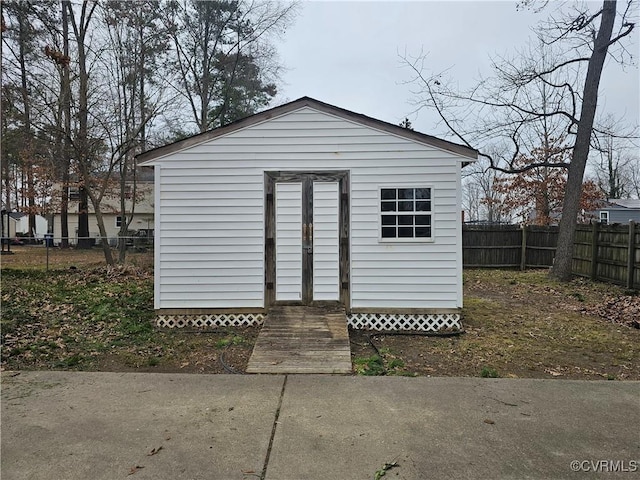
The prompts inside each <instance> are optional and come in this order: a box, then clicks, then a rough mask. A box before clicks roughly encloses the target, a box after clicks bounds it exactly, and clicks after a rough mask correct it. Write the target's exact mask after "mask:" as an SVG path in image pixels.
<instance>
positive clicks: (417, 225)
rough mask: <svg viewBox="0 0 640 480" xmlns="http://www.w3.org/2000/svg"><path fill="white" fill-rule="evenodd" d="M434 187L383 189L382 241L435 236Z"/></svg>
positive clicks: (381, 190) (423, 239) (381, 199)
mask: <svg viewBox="0 0 640 480" xmlns="http://www.w3.org/2000/svg"><path fill="white" fill-rule="evenodd" d="M432 208H433V201H432V197H431V187H419V188H418V187H416V188H390V187H383V188H381V189H380V238H381V240H382V241H410V240H417V241H426V240H431V239H433V215H432Z"/></svg>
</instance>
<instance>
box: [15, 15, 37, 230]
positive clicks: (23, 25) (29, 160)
mask: <svg viewBox="0 0 640 480" xmlns="http://www.w3.org/2000/svg"><path fill="white" fill-rule="evenodd" d="M18 20H19V28H20V53H19V55H20V80H21V87H22V88H21V94H22V105H23V108H24V118H23V122H24V123H23V128H24V139H23V141H24V144H23V145H24V146H23V151H24V152H26V155H25V157H26V158H23V159H22V161H23V162H24V163H23V167H24V168H25V169H26V177H27V178H26V180H27V182H26V183H27V188H26V193H27V198H26V201H27V207H28V209H27V214H28V215H29V237H31V238H33V237H34V236H35V229H36V216H35V206H36V201H35V189H34V184H33V155H34V152H33V149H32V148H31V145H32V136H31V102H30V100H29V87H28V81H27V65H26V63H27V60H26V55H27V53H26V42H27V37H28V36H29V34H28V25H27V24H28V19H27V18H25V16H24V15H23V14H22V13H21V14H20V15H18ZM23 185H24V183H23ZM23 201H24V197H23Z"/></svg>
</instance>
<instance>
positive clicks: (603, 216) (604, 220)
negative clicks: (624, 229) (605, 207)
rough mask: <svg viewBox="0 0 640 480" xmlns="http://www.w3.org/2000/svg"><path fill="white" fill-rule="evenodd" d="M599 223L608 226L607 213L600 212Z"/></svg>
mask: <svg viewBox="0 0 640 480" xmlns="http://www.w3.org/2000/svg"><path fill="white" fill-rule="evenodd" d="M600 223H602V224H603V225H609V212H607V211H601V212H600Z"/></svg>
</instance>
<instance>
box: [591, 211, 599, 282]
mask: <svg viewBox="0 0 640 480" xmlns="http://www.w3.org/2000/svg"><path fill="white" fill-rule="evenodd" d="M599 226H600V223H599V222H593V228H592V230H591V280H597V279H598V230H599V228H598V227H599Z"/></svg>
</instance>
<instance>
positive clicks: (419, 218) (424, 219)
mask: <svg viewBox="0 0 640 480" xmlns="http://www.w3.org/2000/svg"><path fill="white" fill-rule="evenodd" d="M416 225H431V215H416Z"/></svg>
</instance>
